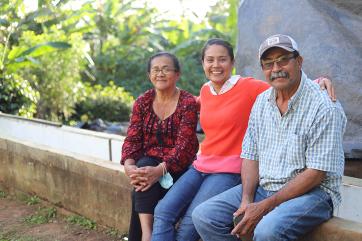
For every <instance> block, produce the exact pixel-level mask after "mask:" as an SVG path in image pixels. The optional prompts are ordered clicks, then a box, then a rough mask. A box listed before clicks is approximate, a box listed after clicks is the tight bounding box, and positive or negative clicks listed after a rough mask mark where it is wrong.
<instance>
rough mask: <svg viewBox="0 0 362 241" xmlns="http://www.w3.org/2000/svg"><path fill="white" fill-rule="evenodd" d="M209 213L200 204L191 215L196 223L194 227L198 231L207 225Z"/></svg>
mask: <svg viewBox="0 0 362 241" xmlns="http://www.w3.org/2000/svg"><path fill="white" fill-rule="evenodd" d="M207 213H208V212H207V211H206V210H204V205H203V204H200V205H198V206H197V207H196V208H195V209H194V210H193V211H192V214H191V217H192V222H193V223H194V226H195V228H196V229H197V230H200V229H201V228H202V227H203V226H205V224H207V222H205V220H206V217H205V215H207Z"/></svg>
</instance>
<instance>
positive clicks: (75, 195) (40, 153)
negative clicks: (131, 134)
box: [0, 138, 362, 241]
mask: <svg viewBox="0 0 362 241" xmlns="http://www.w3.org/2000/svg"><path fill="white" fill-rule="evenodd" d="M89 148H92V147H91V146H90V147H89ZM0 167H1V168H0V184H1V185H2V186H5V187H6V188H9V189H10V190H11V189H13V190H20V191H23V192H27V193H31V194H36V195H38V196H39V197H41V198H43V199H46V200H48V201H49V202H51V203H53V204H55V205H57V206H60V207H63V208H65V209H67V210H70V211H72V212H75V213H78V214H80V215H83V216H85V217H87V218H90V219H92V220H94V221H96V222H97V223H99V224H102V225H106V226H109V227H115V228H117V229H119V230H120V231H121V232H124V233H126V232H127V231H128V225H129V217H130V210H131V208H130V206H131V203H130V190H131V186H130V185H129V183H128V179H127V177H126V176H125V174H124V172H123V168H122V167H121V166H120V165H119V164H115V163H112V162H110V161H103V160H100V159H96V158H90V157H88V156H87V157H85V156H81V155H76V154H74V153H67V152H63V151H62V152H60V151H57V150H54V149H50V148H48V147H45V146H40V145H35V144H32V143H27V142H19V141H15V140H11V139H2V138H0ZM347 181H348V182H347V184H351V182H354V181H355V179H347ZM353 184H356V183H353ZM341 240H343V241H362V223H358V222H354V221H348V220H345V219H342V218H336V217H335V218H333V219H331V220H330V221H328V222H326V223H324V224H322V225H320V226H319V227H317V228H316V229H315V230H313V231H312V232H311V233H309V234H308V235H306V236H305V237H303V239H301V241H341Z"/></svg>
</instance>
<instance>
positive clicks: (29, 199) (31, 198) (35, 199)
mask: <svg viewBox="0 0 362 241" xmlns="http://www.w3.org/2000/svg"><path fill="white" fill-rule="evenodd" d="M24 201H25V202H26V204H28V205H36V204H38V203H40V198H39V197H38V196H37V195H34V196H27V197H26V198H25V200H24Z"/></svg>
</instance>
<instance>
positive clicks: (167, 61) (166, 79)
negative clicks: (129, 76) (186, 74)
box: [148, 55, 180, 91]
mask: <svg viewBox="0 0 362 241" xmlns="http://www.w3.org/2000/svg"><path fill="white" fill-rule="evenodd" d="M148 77H149V79H150V80H151V83H152V85H153V86H154V88H155V89H156V90H159V91H171V90H174V89H175V88H176V82H177V81H178V79H179V78H180V72H179V71H178V70H176V68H175V66H174V62H173V60H172V59H171V58H170V57H168V56H166V55H161V56H158V57H155V58H153V59H152V61H151V63H150V71H149V73H148Z"/></svg>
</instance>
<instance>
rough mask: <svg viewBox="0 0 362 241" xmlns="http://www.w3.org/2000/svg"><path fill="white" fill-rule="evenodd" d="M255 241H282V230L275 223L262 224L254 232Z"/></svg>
mask: <svg viewBox="0 0 362 241" xmlns="http://www.w3.org/2000/svg"><path fill="white" fill-rule="evenodd" d="M253 240H254V241H277V240H281V237H280V228H279V226H278V225H276V224H275V222H274V223H268V224H265V223H263V222H260V223H259V224H258V225H256V228H255V230H254V239H253Z"/></svg>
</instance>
